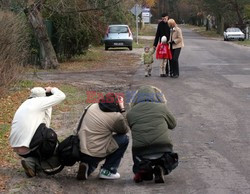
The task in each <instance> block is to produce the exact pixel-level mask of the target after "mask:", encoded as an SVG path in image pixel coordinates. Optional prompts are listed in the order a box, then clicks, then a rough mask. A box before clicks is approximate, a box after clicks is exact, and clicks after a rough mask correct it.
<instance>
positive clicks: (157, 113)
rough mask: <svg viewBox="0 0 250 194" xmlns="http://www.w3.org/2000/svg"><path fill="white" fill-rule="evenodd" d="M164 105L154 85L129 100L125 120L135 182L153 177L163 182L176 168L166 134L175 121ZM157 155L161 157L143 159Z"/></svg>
mask: <svg viewBox="0 0 250 194" xmlns="http://www.w3.org/2000/svg"><path fill="white" fill-rule="evenodd" d="M166 102H167V100H166V98H165V96H164V94H163V93H162V92H161V91H160V90H159V89H158V88H156V87H154V86H142V87H140V88H139V89H138V90H137V91H136V93H135V94H134V96H133V97H132V99H131V103H130V106H131V109H130V110H129V112H128V113H127V120H128V123H129V126H130V128H131V132H132V141H133V142H132V153H133V161H134V166H133V172H134V174H135V177H134V181H135V182H141V181H143V180H152V179H153V175H154V176H155V182H156V183H163V182H164V175H166V174H168V173H170V172H171V170H172V169H174V168H175V167H176V166H177V165H178V155H177V154H175V153H173V144H172V142H171V140H170V138H169V134H168V133H169V129H174V128H175V126H176V121H175V118H174V117H173V115H172V114H171V113H170V112H169V110H168V108H167V104H166ZM157 153H160V154H162V155H161V157H160V158H159V160H154V161H153V162H152V161H150V162H149V161H146V160H144V156H148V155H152V154H157ZM145 163H147V168H145ZM143 165H144V167H142V166H143Z"/></svg>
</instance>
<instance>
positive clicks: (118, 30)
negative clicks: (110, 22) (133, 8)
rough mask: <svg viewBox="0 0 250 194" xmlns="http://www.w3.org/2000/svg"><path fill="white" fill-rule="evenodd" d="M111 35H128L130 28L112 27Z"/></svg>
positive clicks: (110, 28) (110, 29)
mask: <svg viewBox="0 0 250 194" xmlns="http://www.w3.org/2000/svg"><path fill="white" fill-rule="evenodd" d="M109 33H128V27H126V26H111V27H109Z"/></svg>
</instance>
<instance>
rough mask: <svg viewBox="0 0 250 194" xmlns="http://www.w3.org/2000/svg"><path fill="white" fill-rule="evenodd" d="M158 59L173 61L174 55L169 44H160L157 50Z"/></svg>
mask: <svg viewBox="0 0 250 194" xmlns="http://www.w3.org/2000/svg"><path fill="white" fill-rule="evenodd" d="M156 59H170V60H171V59H172V54H171V51H170V49H169V46H168V44H167V43H160V44H158V46H157V49H156Z"/></svg>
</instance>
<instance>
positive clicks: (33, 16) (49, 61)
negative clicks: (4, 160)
mask: <svg viewBox="0 0 250 194" xmlns="http://www.w3.org/2000/svg"><path fill="white" fill-rule="evenodd" d="M27 15H28V19H29V22H30V23H31V26H32V28H33V30H34V33H35V36H36V37H37V39H38V42H39V45H40V52H41V66H42V68H44V69H52V68H53V69H56V68H57V67H58V65H59V64H58V61H57V57H56V53H55V50H54V48H53V46H52V43H51V41H50V39H49V35H48V32H47V29H46V26H45V24H44V22H43V18H42V15H41V13H40V11H39V10H38V6H37V5H36V4H33V5H31V6H30V7H29V8H28V10H27Z"/></svg>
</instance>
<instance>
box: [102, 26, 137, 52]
mask: <svg viewBox="0 0 250 194" xmlns="http://www.w3.org/2000/svg"><path fill="white" fill-rule="evenodd" d="M104 43H105V50H108V49H109V48H111V47H128V48H129V50H132V49H133V48H132V44H133V35H132V32H131V30H130V28H129V27H128V25H123V24H121V25H109V26H108V29H107V32H106V34H105V37H104Z"/></svg>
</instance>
